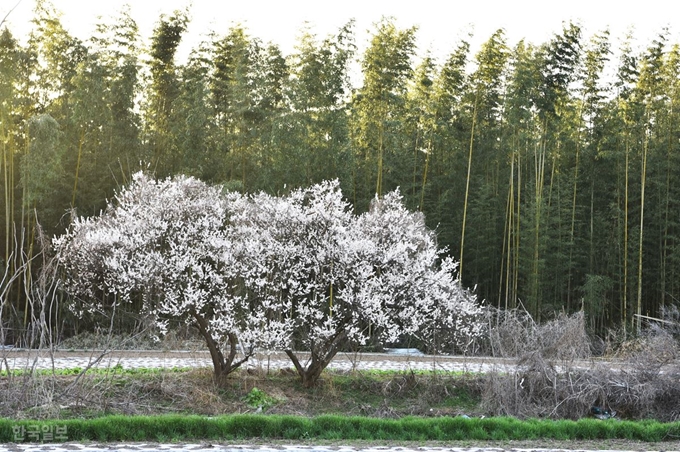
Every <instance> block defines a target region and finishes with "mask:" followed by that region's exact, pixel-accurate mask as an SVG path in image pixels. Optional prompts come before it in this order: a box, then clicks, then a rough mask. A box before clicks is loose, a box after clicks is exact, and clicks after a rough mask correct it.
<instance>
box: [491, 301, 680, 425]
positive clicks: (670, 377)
mask: <svg viewBox="0 0 680 452" xmlns="http://www.w3.org/2000/svg"><path fill="white" fill-rule="evenodd" d="M502 318H503V319H504V321H502V322H499V323H498V327H497V329H496V331H492V335H491V337H492V339H491V342H492V345H493V347H494V350H498V351H499V352H502V353H504V355H503V356H505V357H508V356H512V357H513V358H514V359H513V360H512V361H509V362H508V365H507V366H505V367H499V368H498V369H496V370H495V371H493V372H490V373H489V374H488V375H487V378H486V384H485V391H484V396H483V405H484V407H485V409H486V410H488V411H489V412H490V413H491V414H494V415H511V416H517V417H520V418H528V417H549V418H567V419H578V418H581V417H585V416H588V415H590V413H591V408H593V407H599V408H602V409H606V410H611V411H612V412H614V411H615V412H618V416H619V417H630V418H636V419H639V418H648V417H653V418H656V419H659V420H664V421H672V420H677V419H678V418H679V417H680V386H678V384H677V382H678V380H679V379H680V364H679V363H678V357H679V356H680V348H679V345H678V341H677V340H676V339H675V338H674V335H673V331H670V332H669V331H668V330H667V329H666V328H665V325H670V326H674V324H673V323H667V324H664V323H659V324H656V325H654V326H650V327H649V328H648V329H647V330H646V331H645V333H644V334H643V335H641V336H640V337H639V338H638V340H637V347H636V349H635V352H633V353H628V356H627V358H626V359H624V360H608V361H602V362H598V363H595V362H593V361H590V360H584V358H588V357H589V351H590V343H589V341H588V337H587V335H586V332H585V319H584V316H583V314H582V313H577V314H574V315H572V316H569V317H567V316H564V315H562V316H559V317H558V318H557V319H555V320H554V321H552V322H548V323H546V324H545V325H541V326H537V325H535V324H534V323H533V322H532V321H529V320H527V319H528V317H527V316H526V314H523V313H520V314H516V313H513V312H509V313H503V316H502ZM506 321H507V324H506Z"/></svg>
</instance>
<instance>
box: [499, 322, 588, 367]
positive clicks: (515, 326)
mask: <svg viewBox="0 0 680 452" xmlns="http://www.w3.org/2000/svg"><path fill="white" fill-rule="evenodd" d="M489 340H490V344H491V350H492V352H493V355H494V356H498V357H503V358H522V357H524V356H526V355H534V354H536V353H539V354H540V355H541V356H542V357H544V358H548V359H558V360H561V361H573V360H576V359H586V358H589V357H590V356H591V352H590V339H589V338H588V335H587V333H586V328H585V315H584V313H583V312H582V311H580V312H577V313H576V314H573V315H571V316H567V315H566V314H563V313H561V314H559V315H558V316H557V318H556V319H555V320H552V321H550V322H547V323H544V324H542V325H539V324H537V323H536V322H535V321H534V319H533V318H532V317H531V316H530V315H529V313H528V312H526V311H524V310H520V309H514V310H512V311H501V310H495V311H490V315H489Z"/></svg>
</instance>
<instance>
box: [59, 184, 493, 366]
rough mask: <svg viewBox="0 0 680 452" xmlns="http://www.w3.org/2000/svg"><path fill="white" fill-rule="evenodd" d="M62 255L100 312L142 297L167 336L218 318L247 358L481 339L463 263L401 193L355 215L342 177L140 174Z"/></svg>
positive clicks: (66, 243) (217, 332)
mask: <svg viewBox="0 0 680 452" xmlns="http://www.w3.org/2000/svg"><path fill="white" fill-rule="evenodd" d="M54 246H55V248H56V252H57V256H58V258H59V261H60V262H61V264H62V265H63V267H64V269H65V274H66V275H67V277H66V280H65V282H64V283H65V287H66V288H67V290H68V291H69V292H70V293H71V294H72V295H73V296H74V297H78V298H80V299H82V300H86V301H87V306H89V309H91V310H99V309H102V308H103V306H102V303H126V302H135V301H140V300H141V301H142V303H141V306H143V309H144V310H145V311H146V312H147V313H148V314H152V315H153V316H154V317H155V318H156V319H157V321H158V325H159V326H160V327H162V326H163V325H165V322H166V321H167V319H168V318H185V319H187V320H188V321H197V322H199V323H200V320H201V319H203V320H205V324H206V325H207V327H206V331H207V332H208V333H209V335H210V337H211V338H212V340H213V341H215V343H217V344H219V345H220V346H221V347H223V348H225V347H226V346H227V344H231V343H230V342H229V341H228V338H229V337H230V336H231V337H236V338H238V342H239V343H240V345H241V346H242V347H243V348H246V349H252V348H253V347H259V348H263V349H265V350H281V349H286V350H288V349H292V348H293V347H304V348H306V349H309V350H311V351H312V352H314V351H315V350H318V351H319V353H327V352H328V350H329V347H331V346H332V347H337V346H338V344H339V343H340V342H343V343H346V342H347V341H351V342H354V343H358V344H363V343H365V342H366V341H367V340H368V339H369V338H370V337H371V336H372V337H376V336H377V338H378V339H379V340H381V341H386V342H393V341H396V340H397V339H398V338H399V337H400V336H401V335H403V334H412V335H416V336H419V337H421V338H423V339H425V340H427V339H429V337H430V336H432V335H434V334H435V333H436V332H437V331H441V330H442V328H443V327H446V328H448V329H449V330H451V331H455V332H456V334H458V335H461V337H470V336H474V335H477V334H479V333H480V331H481V329H480V328H481V326H480V323H479V322H478V321H477V320H476V319H477V315H478V314H479V312H480V310H481V308H480V306H479V304H478V303H477V302H476V300H475V299H474V297H473V296H472V295H471V294H469V293H468V292H467V291H465V290H464V289H463V288H461V286H460V284H459V282H458V280H457V279H456V278H455V263H454V262H453V261H452V260H450V259H448V258H444V259H442V258H441V254H442V252H441V250H439V249H438V248H437V243H436V237H435V235H434V233H433V232H432V231H430V230H428V228H427V227H426V226H425V222H424V219H423V217H422V215H421V214H418V213H413V212H409V211H408V210H407V209H406V208H405V207H404V205H403V202H402V198H401V196H400V195H399V193H398V192H393V193H390V194H388V195H386V196H384V197H383V198H382V199H377V198H376V199H375V200H374V202H373V205H372V207H371V209H370V211H369V212H366V213H364V214H362V215H355V214H353V213H352V212H351V209H350V206H349V205H348V203H347V202H345V201H344V200H343V198H342V194H341V192H340V189H339V185H338V183H337V181H333V182H324V183H321V184H318V185H314V186H312V187H310V188H308V189H299V190H295V191H293V192H292V193H291V194H290V195H288V196H283V197H274V196H270V195H267V194H263V193H260V194H255V195H248V196H246V195H240V194H238V193H226V194H225V193H222V192H221V191H220V189H219V188H216V187H210V186H207V185H206V184H204V183H202V182H200V181H198V180H196V179H194V178H191V177H184V176H179V177H175V178H172V179H167V180H164V181H154V180H153V179H151V178H149V177H148V176H146V175H144V174H142V173H138V174H136V175H135V176H134V180H133V182H132V183H131V185H130V186H129V187H127V188H125V189H124V190H122V191H121V192H120V193H119V194H118V196H117V197H116V199H115V202H114V203H112V205H111V206H110V207H109V209H108V210H107V211H106V212H103V213H102V214H101V215H99V216H97V217H94V218H79V219H77V220H75V221H74V223H73V224H72V225H71V227H70V228H69V230H68V231H67V232H66V233H65V234H64V235H63V236H61V237H58V238H56V239H55V240H54ZM111 300H115V301H111Z"/></svg>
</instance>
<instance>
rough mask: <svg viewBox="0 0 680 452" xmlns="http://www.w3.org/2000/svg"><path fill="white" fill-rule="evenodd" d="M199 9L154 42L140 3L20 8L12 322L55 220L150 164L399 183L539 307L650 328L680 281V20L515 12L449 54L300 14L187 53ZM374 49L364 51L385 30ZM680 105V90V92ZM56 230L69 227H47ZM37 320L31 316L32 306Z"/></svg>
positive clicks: (530, 307)
mask: <svg viewBox="0 0 680 452" xmlns="http://www.w3.org/2000/svg"><path fill="white" fill-rule="evenodd" d="M189 24H190V22H189V13H188V11H176V12H174V13H173V14H170V15H161V16H160V17H159V18H158V20H157V21H156V25H155V27H154V31H153V34H152V36H151V39H150V40H149V42H148V43H145V42H143V40H142V39H141V38H140V33H139V30H138V27H137V25H136V23H135V20H134V18H133V17H131V14H130V12H129V11H128V10H126V9H123V10H122V11H121V12H120V13H119V15H118V16H114V17H112V18H103V19H101V22H100V23H99V25H98V26H97V28H96V32H95V33H93V35H92V36H91V37H90V38H89V39H87V40H81V39H78V38H76V37H74V36H73V35H72V34H70V33H69V30H67V29H66V28H65V27H64V26H63V25H62V23H61V22H60V19H59V13H58V11H57V10H56V9H55V8H54V7H53V6H52V4H51V3H49V1H46V0H45V1H42V0H41V1H38V2H37V3H36V9H35V12H34V16H33V29H32V32H31V33H30V36H26V37H24V36H16V35H14V34H13V32H12V29H11V27H10V26H9V23H6V24H3V25H0V73H1V74H0V146H1V147H2V160H1V161H0V165H1V166H0V168H1V169H0V178H1V183H0V190H2V197H1V198H0V205H1V208H2V212H3V213H4V216H5V219H4V221H2V224H1V225H0V231H1V234H2V235H1V240H0V259H1V260H2V261H3V263H4V265H5V273H6V274H12V272H13V269H14V268H15V267H17V266H18V265H24V264H23V262H24V261H23V260H21V259H19V256H20V255H25V256H27V259H28V261H27V262H28V263H29V265H30V266H31V271H29V272H28V273H25V275H28V276H24V277H23V278H15V279H11V280H8V281H9V282H8V284H7V285H6V287H3V291H2V297H3V300H2V303H3V306H5V309H4V311H3V312H4V314H3V318H2V322H5V323H13V324H17V325H21V323H22V322H25V319H26V312H27V310H28V309H29V307H28V306H26V302H25V296H24V295H25V291H26V284H25V281H24V279H26V278H27V277H30V275H31V274H32V272H33V273H37V272H38V271H39V267H40V262H41V260H40V259H37V260H30V259H31V256H33V255H36V254H37V253H38V250H39V249H40V248H41V247H44V246H45V245H43V243H45V242H44V241H41V240H42V239H41V237H53V236H55V235H57V234H62V233H63V232H64V230H65V229H66V228H67V226H68V225H69V223H70V221H71V219H72V218H73V216H74V215H75V214H77V215H94V214H98V213H99V212H100V211H101V210H102V209H104V208H105V207H106V205H107V202H108V201H109V200H111V198H112V196H113V195H114V193H115V191H116V190H118V189H120V188H121V187H123V186H125V185H126V184H128V183H129V182H130V178H131V175H132V174H134V173H136V172H138V171H140V170H142V171H144V172H146V173H149V174H152V175H153V176H154V177H156V178H166V177H169V176H173V175H179V174H184V175H188V176H193V177H196V178H198V179H200V180H202V181H205V182H207V183H210V184H213V185H215V184H219V185H220V186H223V187H224V189H225V190H231V191H239V192H242V193H254V192H260V191H263V192H266V193H270V194H284V193H288V192H290V191H291V190H293V189H295V188H298V187H306V186H310V185H312V184H316V183H320V182H322V181H325V180H335V179H337V180H338V182H339V185H340V187H341V189H342V193H343V194H344V195H345V196H346V198H347V200H348V201H349V202H350V203H351V205H352V206H353V209H354V210H355V211H356V212H358V213H360V212H364V211H366V210H367V209H368V208H369V204H370V202H371V200H372V199H373V198H374V197H375V196H381V195H382V194H384V193H387V192H389V191H392V190H394V189H396V188H399V190H400V193H401V195H402V196H403V197H404V202H405V203H406V205H407V206H408V208H409V209H411V210H412V211H421V212H422V213H423V214H424V215H425V219H426V222H427V225H428V226H429V227H430V228H432V229H434V230H435V231H436V232H437V238H438V241H439V246H441V247H445V248H446V249H447V250H448V253H449V254H450V255H451V256H452V257H453V258H454V259H455V260H457V261H458V271H459V274H460V276H461V278H462V281H463V284H464V285H465V286H466V287H470V288H474V291H475V293H476V294H477V296H478V298H479V299H480V300H484V303H485V304H487V305H491V306H496V307H499V308H501V309H512V308H515V307H518V306H521V307H523V308H525V309H526V310H527V311H528V312H529V313H530V314H531V315H532V316H533V318H534V319H537V320H539V321H540V320H549V319H551V318H553V317H554V316H555V314H556V313H559V312H566V313H573V312H576V311H581V310H582V311H584V312H585V315H586V318H587V322H588V326H589V328H590V329H591V330H592V331H595V332H602V331H606V330H607V329H608V328H620V327H625V326H626V325H627V327H628V328H629V329H631V330H632V329H634V328H635V327H636V325H637V326H639V322H640V319H641V318H643V316H652V317H658V316H660V315H661V312H662V310H663V309H664V308H665V307H670V306H673V305H675V304H677V300H678V298H680V45H679V43H675V42H671V33H670V31H669V30H667V29H661V30H658V33H657V34H656V37H655V38H654V39H651V40H650V41H649V42H639V41H638V40H637V39H636V37H635V35H634V33H631V34H629V35H627V36H611V35H610V33H609V32H608V31H607V30H601V31H597V32H594V33H586V32H585V30H584V28H583V27H582V26H581V25H580V24H578V23H574V22H565V23H564V25H563V27H562V29H559V30H554V33H553V34H552V37H550V39H549V40H548V41H546V42H526V41H519V42H514V43H510V42H508V40H507V38H506V34H505V31H504V30H503V29H499V30H498V31H496V32H495V33H493V34H492V35H491V36H488V37H484V38H486V40H485V41H484V43H483V44H481V45H480V46H479V48H472V46H471V44H470V41H471V40H465V39H461V40H460V41H459V42H458V44H456V45H455V46H454V48H452V49H450V51H449V52H448V56H446V57H445V58H441V61H440V59H439V58H435V57H434V56H432V54H431V53H430V52H428V51H427V49H421V48H418V47H417V45H416V42H417V36H418V29H417V28H415V27H414V28H400V27H398V26H397V25H396V21H395V20H394V19H390V18H383V19H382V20H380V21H378V22H376V23H375V24H374V27H373V29H372V30H371V35H370V39H369V41H368V42H367V43H366V45H365V46H363V44H362V46H360V45H359V43H357V42H356V41H357V40H356V36H355V30H354V24H353V23H352V22H349V23H347V24H346V25H345V26H343V27H341V28H340V29H338V30H337V32H336V33H334V34H331V35H328V36H317V35H316V34H314V33H313V32H312V30H311V29H305V28H303V29H302V30H301V31H300V34H299V38H298V40H297V45H296V47H295V50H294V51H291V52H290V54H284V53H283V52H282V51H281V49H280V47H279V46H277V44H276V43H266V42H263V41H262V40H260V39H258V38H257V37H256V36H251V35H250V34H249V32H248V29H247V28H245V27H243V26H239V25H231V26H228V27H225V29H223V30H215V31H213V32H211V33H210V34H207V35H205V37H204V39H203V41H202V42H201V43H200V44H198V45H196V46H195V48H193V49H192V50H191V52H190V54H189V56H188V57H187V58H186V60H185V61H180V59H179V58H178V57H177V49H178V46H179V44H180V43H181V42H182V38H183V35H184V34H185V32H186V30H187V27H188V26H189ZM364 47H365V50H362V51H361V52H360V51H359V50H358V49H359V48H364ZM676 102H677V103H676ZM47 243H48V242H47ZM24 326H25V325H24Z"/></svg>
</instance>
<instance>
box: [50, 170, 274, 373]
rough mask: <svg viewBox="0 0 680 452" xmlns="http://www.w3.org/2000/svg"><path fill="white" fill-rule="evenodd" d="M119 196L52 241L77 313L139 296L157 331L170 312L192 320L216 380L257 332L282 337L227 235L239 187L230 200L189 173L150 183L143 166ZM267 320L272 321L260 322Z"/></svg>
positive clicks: (245, 352)
mask: <svg viewBox="0 0 680 452" xmlns="http://www.w3.org/2000/svg"><path fill="white" fill-rule="evenodd" d="M115 201H116V202H115V203H114V204H113V205H112V206H110V207H109V208H108V210H107V211H106V212H104V213H102V214H101V215H99V216H97V217H93V218H85V219H83V218H79V219H76V220H75V221H74V223H73V224H72V225H71V227H70V228H69V230H68V231H67V232H66V233H65V234H64V235H63V236H61V237H58V238H56V239H55V240H54V246H55V248H56V252H57V257H58V259H59V261H60V263H61V264H62V265H63V267H64V269H65V274H66V278H64V281H65V287H66V289H67V291H68V292H70V293H71V294H72V295H73V296H75V297H78V298H80V299H82V300H84V301H85V303H82V304H81V305H80V306H84V307H85V308H83V307H81V308H80V312H79V313H80V314H82V313H83V309H88V310H102V309H104V308H105V307H106V306H105V305H106V304H107V303H108V304H111V305H113V306H114V307H115V306H117V305H119V304H120V303H130V302H133V301H136V299H139V298H141V302H142V310H143V312H144V313H146V314H148V315H150V316H151V317H152V318H153V319H155V321H156V323H157V325H158V327H159V328H160V329H161V331H164V330H165V328H166V327H167V321H168V319H170V318H179V319H184V320H185V321H187V322H190V323H193V325H195V326H196V328H197V329H198V331H199V332H200V334H201V335H202V336H203V338H204V339H205V341H206V344H207V346H208V350H209V351H210V355H211V358H212V361H213V366H214V371H215V376H216V378H218V379H219V378H221V377H224V376H226V375H228V374H229V373H230V372H232V371H233V370H234V369H236V368H237V367H239V366H240V365H241V364H242V363H243V362H244V361H245V360H247V359H248V357H249V356H250V355H251V354H252V352H253V349H254V347H255V346H257V345H260V344H259V343H256V342H254V341H253V339H256V338H263V339H264V338H265V337H270V338H271V337H277V334H276V333H275V332H272V331H270V330H269V329H268V328H263V325H262V319H261V317H260V312H259V311H257V310H251V306H249V304H248V303H247V301H246V299H245V297H246V293H245V292H244V291H243V290H241V289H240V286H241V284H240V281H241V280H242V279H243V278H244V275H246V276H247V275H248V274H249V271H250V267H249V266H246V265H245V264H246V262H249V261H251V259H248V258H247V257H246V256H244V251H247V248H246V247H244V246H242V245H244V244H243V243H241V242H235V241H233V240H232V237H231V236H230V228H229V219H230V216H231V215H233V211H230V209H229V207H230V206H232V207H238V206H241V205H243V203H242V202H239V196H238V195H233V194H232V195H230V196H229V198H226V197H225V196H223V195H222V193H221V191H220V189H219V188H216V187H209V186H207V185H206V184H204V183H202V182H200V181H198V180H196V179H193V178H190V177H184V176H179V177H176V178H174V179H167V180H165V181H154V180H152V179H150V178H149V177H148V176H145V175H144V174H142V173H138V174H136V175H135V176H134V179H133V182H132V184H131V185H130V186H129V187H127V188H125V189H123V190H122V191H121V192H120V193H119V194H118V196H117V197H116V200H115ZM270 325H276V323H275V322H269V323H267V325H264V326H265V327H268V326H270ZM254 331H256V332H257V334H255V333H254ZM269 333H271V334H269ZM278 336H279V337H283V336H282V335H280V334H279V335H278ZM239 340H240V344H238V343H239ZM237 345H240V346H241V350H242V352H243V356H242V357H241V359H240V360H237ZM265 345H266V346H270V347H271V346H277V344H276V343H271V341H270V342H269V343H267V344H265ZM225 349H228V353H227V354H226V356H225V354H224V352H223V350H225Z"/></svg>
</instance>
